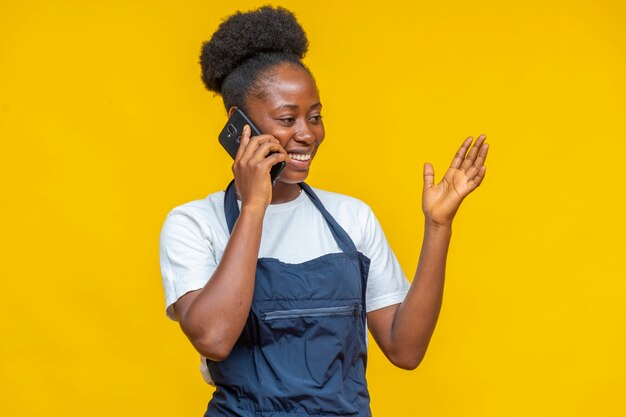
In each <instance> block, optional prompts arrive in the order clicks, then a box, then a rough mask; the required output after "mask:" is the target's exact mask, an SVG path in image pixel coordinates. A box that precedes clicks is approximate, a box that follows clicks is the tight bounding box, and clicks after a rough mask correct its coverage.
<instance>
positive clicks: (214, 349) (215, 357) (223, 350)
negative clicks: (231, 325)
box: [191, 339, 233, 362]
mask: <svg viewBox="0 0 626 417" xmlns="http://www.w3.org/2000/svg"><path fill="white" fill-rule="evenodd" d="M191 343H192V345H193V347H194V348H195V349H196V351H198V353H199V354H201V355H202V356H204V357H205V358H207V359H210V360H212V361H215V362H221V361H223V360H225V359H226V358H228V355H230V352H231V351H232V349H233V346H232V345H231V346H228V345H227V344H225V343H219V342H217V343H216V342H214V341H210V340H206V339H200V340H192V341H191Z"/></svg>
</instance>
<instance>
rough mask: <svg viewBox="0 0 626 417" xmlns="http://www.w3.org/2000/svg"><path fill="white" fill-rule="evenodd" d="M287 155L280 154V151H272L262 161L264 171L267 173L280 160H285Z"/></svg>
mask: <svg viewBox="0 0 626 417" xmlns="http://www.w3.org/2000/svg"><path fill="white" fill-rule="evenodd" d="M288 158H289V157H288V156H287V154H282V153H278V152H277V153H273V154H271V155H270V156H268V157H267V158H265V159H264V160H263V162H262V166H263V168H264V171H265V172H267V173H269V172H270V170H271V169H272V167H273V166H274V165H276V164H278V163H280V162H285V161H286V160H287V159H288Z"/></svg>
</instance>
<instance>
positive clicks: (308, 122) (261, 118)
mask: <svg viewBox="0 0 626 417" xmlns="http://www.w3.org/2000/svg"><path fill="white" fill-rule="evenodd" d="M269 74H270V77H269V80H268V82H267V84H266V85H264V86H263V89H262V94H250V96H249V97H247V100H246V107H247V110H248V111H247V113H248V116H250V119H252V121H253V122H254V123H255V124H256V125H257V127H258V128H259V129H260V130H261V132H263V133H265V134H269V135H272V136H274V137H275V138H276V139H278V141H279V142H280V143H281V145H282V146H283V148H285V150H286V151H287V153H288V154H289V155H290V156H291V160H289V161H287V164H286V166H285V170H284V171H283V173H282V174H281V176H280V178H279V180H278V181H279V182H282V183H287V184H296V183H299V182H302V181H304V180H305V179H306V177H307V175H308V174H309V167H310V165H311V160H312V159H313V157H314V156H315V153H316V152H317V148H318V147H319V145H320V144H321V143H322V141H323V140H324V135H325V131H324V123H323V122H322V116H321V111H322V104H321V102H320V98H319V93H318V91H317V86H316V85H315V81H314V80H313V77H311V75H310V74H309V73H308V72H307V71H306V70H305V69H304V68H302V67H299V66H297V65H294V64H291V63H283V64H279V65H278V66H276V67H274V68H272V69H271V70H270V71H269Z"/></svg>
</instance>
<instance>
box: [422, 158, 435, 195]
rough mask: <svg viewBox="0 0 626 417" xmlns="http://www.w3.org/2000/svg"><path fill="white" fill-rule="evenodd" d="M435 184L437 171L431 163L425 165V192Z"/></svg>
mask: <svg viewBox="0 0 626 417" xmlns="http://www.w3.org/2000/svg"><path fill="white" fill-rule="evenodd" d="M434 184H435V169H434V168H433V166H432V165H431V163H430V162H426V163H425V164H424V191H426V190H427V189H429V188H430V187H432V186H433V185H434Z"/></svg>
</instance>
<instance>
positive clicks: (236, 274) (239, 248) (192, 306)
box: [174, 127, 287, 361]
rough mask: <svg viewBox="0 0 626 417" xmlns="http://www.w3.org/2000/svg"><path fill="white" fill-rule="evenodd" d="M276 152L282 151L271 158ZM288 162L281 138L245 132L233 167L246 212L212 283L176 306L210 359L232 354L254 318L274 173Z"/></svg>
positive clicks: (191, 335) (198, 346)
mask: <svg viewBox="0 0 626 417" xmlns="http://www.w3.org/2000/svg"><path fill="white" fill-rule="evenodd" d="M272 151H278V152H277V153H274V154H273V155H271V156H269V157H268V156H267V155H268V154H269V153H270V152H272ZM286 159H287V154H286V152H285V150H284V149H283V148H282V147H281V146H280V145H279V143H278V141H277V140H276V139H275V138H273V137H271V136H269V135H262V136H259V137H256V138H255V140H253V141H250V128H249V127H246V128H245V129H244V134H243V137H242V140H241V146H240V147H239V150H238V152H237V156H236V158H235V161H234V163H233V173H234V175H235V186H236V188H237V192H238V193H239V195H240V197H241V200H242V204H241V213H240V215H239V218H238V219H237V222H236V223H235V226H234V228H233V232H232V234H231V237H230V239H229V241H228V243H227V245H226V248H225V249H224V255H223V257H222V259H221V260H220V263H219V265H218V266H217V269H216V270H215V272H214V273H213V275H212V276H211V279H210V280H209V281H208V282H207V284H206V285H205V286H204V288H202V289H201V290H197V291H192V292H189V293H187V294H185V295H184V296H182V297H180V298H179V299H178V300H177V301H176V303H175V304H174V309H175V312H176V316H177V318H178V321H179V323H180V327H181V329H182V330H183V332H184V333H185V335H186V336H187V337H188V338H189V340H190V342H191V343H192V345H193V346H194V347H195V348H196V350H197V351H198V352H199V353H200V354H201V355H203V356H205V357H207V358H209V359H212V360H217V361H219V360H224V359H225V358H226V357H227V356H228V355H229V354H230V351H231V350H232V348H233V346H234V344H235V342H236V341H237V339H238V338H239V335H240V334H241V331H242V330H243V327H244V325H245V323H246V319H247V318H248V313H249V311H250V306H251V304H252V295H253V292H254V277H255V273H256V264H257V258H258V254H259V247H260V243H261V231H262V228H263V218H264V216H265V210H266V208H267V206H268V205H269V203H270V201H271V198H272V187H271V182H270V177H269V172H270V169H271V167H272V165H274V164H276V163H277V162H279V161H284V160H286Z"/></svg>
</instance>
